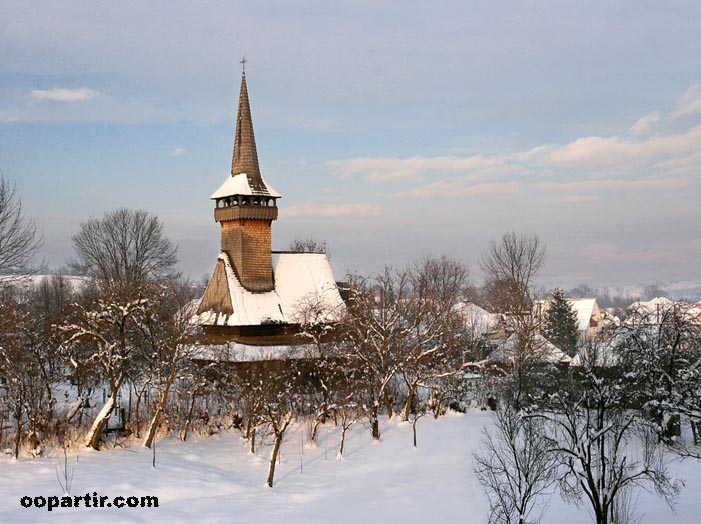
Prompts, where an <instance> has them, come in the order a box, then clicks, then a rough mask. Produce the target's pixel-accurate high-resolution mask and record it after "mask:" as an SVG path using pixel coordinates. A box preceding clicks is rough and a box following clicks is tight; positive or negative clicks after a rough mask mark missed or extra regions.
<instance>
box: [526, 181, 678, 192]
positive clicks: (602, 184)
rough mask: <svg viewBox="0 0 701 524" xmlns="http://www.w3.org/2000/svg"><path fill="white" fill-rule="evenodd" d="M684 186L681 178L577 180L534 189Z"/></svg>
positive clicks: (575, 189) (543, 185)
mask: <svg viewBox="0 0 701 524" xmlns="http://www.w3.org/2000/svg"><path fill="white" fill-rule="evenodd" d="M684 184H686V180H685V179H683V178H667V179H653V180H649V179H648V180H610V179H609V180H579V181H576V182H541V183H539V184H535V187H536V189H543V190H545V191H591V190H595V189H672V188H676V187H681V186H683V185H684Z"/></svg>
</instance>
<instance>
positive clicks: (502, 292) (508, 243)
mask: <svg viewBox="0 0 701 524" xmlns="http://www.w3.org/2000/svg"><path fill="white" fill-rule="evenodd" d="M544 261H545V245H543V243H542V242H541V241H540V238H538V236H537V235H533V236H530V237H529V236H521V235H517V234H516V233H514V232H513V231H512V232H508V233H505V234H504V236H502V238H501V240H500V241H499V242H495V241H492V243H491V244H490V246H489V251H487V253H486V254H485V255H484V256H483V257H482V259H481V260H480V268H481V269H482V271H483V272H484V274H485V277H486V280H487V290H488V293H487V294H488V297H489V301H490V302H491V304H492V307H494V308H495V309H497V310H500V311H503V312H516V313H520V312H522V311H524V310H527V309H529V308H530V304H531V301H532V299H533V296H532V289H531V286H532V285H533V279H534V277H535V275H536V274H537V273H538V271H539V270H540V269H541V268H542V266H543V263H544Z"/></svg>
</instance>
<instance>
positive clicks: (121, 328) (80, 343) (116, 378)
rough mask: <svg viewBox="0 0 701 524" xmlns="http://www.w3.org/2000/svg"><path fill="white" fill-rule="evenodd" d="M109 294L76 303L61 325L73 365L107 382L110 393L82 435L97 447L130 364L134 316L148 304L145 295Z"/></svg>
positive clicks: (134, 325)
mask: <svg viewBox="0 0 701 524" xmlns="http://www.w3.org/2000/svg"><path fill="white" fill-rule="evenodd" d="M111 298H112V297H109V296H108V297H106V298H105V299H98V300H97V301H96V302H94V303H91V304H89V305H88V306H79V305H77V306H76V311H75V314H74V316H73V317H72V318H71V319H69V321H68V322H67V324H66V325H64V326H62V328H61V329H62V330H63V331H64V333H65V334H66V339H65V341H64V344H63V349H64V351H65V353H66V355H67V357H68V359H69V360H70V361H71V362H72V363H73V365H74V367H76V368H79V369H80V368H85V367H90V368H93V369H95V370H96V371H97V372H98V373H99V374H100V376H101V378H102V380H104V381H105V382H106V383H107V385H108V386H109V391H110V396H109V398H108V400H107V402H106V403H105V405H104V406H103V408H102V409H101V410H100V412H99V413H98V414H97V416H96V418H95V421H94V422H93V425H92V427H91V428H90V431H89V432H88V435H87V437H86V441H85V445H86V446H88V447H91V448H93V449H99V443H100V436H101V434H102V431H103V430H104V428H105V426H106V425H107V421H108V420H109V418H110V416H111V415H112V411H113V410H114V408H115V406H116V403H117V397H118V395H119V391H120V389H121V387H122V384H123V383H124V381H125V379H126V378H127V376H128V375H129V372H130V367H131V366H132V365H133V364H134V362H133V361H132V359H131V356H132V353H133V352H134V347H135V346H134V339H135V333H136V329H137V328H136V321H135V317H137V316H144V315H146V314H147V313H146V312H147V311H148V308H149V302H148V300H146V299H138V300H134V301H131V302H127V303H120V302H119V301H114V300H111Z"/></svg>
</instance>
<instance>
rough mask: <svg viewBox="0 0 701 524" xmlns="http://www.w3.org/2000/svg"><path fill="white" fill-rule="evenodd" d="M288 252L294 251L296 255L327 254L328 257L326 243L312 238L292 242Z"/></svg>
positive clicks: (298, 238)
mask: <svg viewBox="0 0 701 524" xmlns="http://www.w3.org/2000/svg"><path fill="white" fill-rule="evenodd" d="M287 250H288V251H293V252H294V253H326V254H327V255H328V250H327V247H326V242H319V241H318V240H317V239H315V238H312V237H308V238H302V237H297V238H295V239H294V240H293V241H292V242H290V245H289V247H288V248H287Z"/></svg>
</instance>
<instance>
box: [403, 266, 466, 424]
mask: <svg viewBox="0 0 701 524" xmlns="http://www.w3.org/2000/svg"><path fill="white" fill-rule="evenodd" d="M408 274H409V280H410V282H411V294H410V296H409V297H407V299H406V301H405V303H404V307H405V309H406V313H405V315H404V318H405V326H404V329H405V330H406V336H405V340H404V341H403V343H402V346H401V348H400V355H401V356H400V365H399V374H400V376H401V377H402V380H403V381H404V384H405V385H406V388H407V398H406V402H405V405H404V408H403V410H402V419H403V420H405V421H406V420H409V415H410V414H411V410H412V405H413V404H414V397H415V395H416V393H417V389H418V388H423V389H427V390H431V389H434V388H437V389H440V387H441V382H442V381H444V380H446V379H448V378H449V377H451V376H453V375H455V374H457V373H458V372H459V371H461V370H462V369H464V367H465V366H466V362H464V361H463V348H464V344H465V343H466V342H467V340H466V339H465V337H463V336H462V335H463V334H464V333H463V331H464V329H463V328H464V322H463V319H462V317H461V316H460V314H459V312H458V310H457V309H456V304H457V303H458V301H459V300H460V299H462V298H463V295H464V292H465V289H466V287H467V284H468V270H467V268H466V267H465V266H464V265H463V264H462V263H460V262H458V261H457V260H454V259H450V258H447V257H445V256H444V257H441V258H425V259H423V260H420V261H419V262H417V263H416V264H414V266H413V267H412V268H411V269H410V270H409V272H408Z"/></svg>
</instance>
